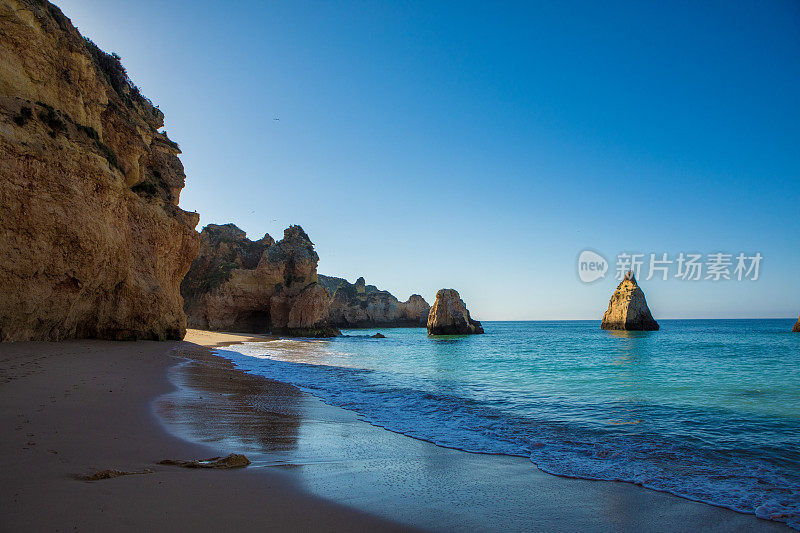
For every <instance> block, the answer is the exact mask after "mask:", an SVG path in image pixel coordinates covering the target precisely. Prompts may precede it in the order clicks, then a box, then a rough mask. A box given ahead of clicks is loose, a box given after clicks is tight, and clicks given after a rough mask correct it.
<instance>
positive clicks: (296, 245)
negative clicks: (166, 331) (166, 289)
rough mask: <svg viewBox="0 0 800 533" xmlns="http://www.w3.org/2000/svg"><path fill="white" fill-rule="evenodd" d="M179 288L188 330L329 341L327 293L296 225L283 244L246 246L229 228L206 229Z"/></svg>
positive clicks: (236, 230) (309, 247)
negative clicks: (325, 339) (301, 337)
mask: <svg viewBox="0 0 800 533" xmlns="http://www.w3.org/2000/svg"><path fill="white" fill-rule="evenodd" d="M200 236H201V247H200V253H199V254H198V256H197V259H195V261H194V262H193V263H192V266H191V268H190V269H189V273H188V274H187V275H186V279H184V281H183V283H182V284H181V292H182V293H183V296H184V302H185V304H184V309H185V310H186V315H187V318H188V323H189V326H190V327H194V328H199V329H211V330H222V331H242V332H252V333H263V332H272V333H275V334H280V335H294V336H305V337H330V336H334V335H337V334H338V333H339V332H338V330H336V329H335V328H333V327H330V326H329V325H328V323H327V313H328V306H329V305H330V299H331V298H330V294H329V293H328V291H327V290H325V288H324V287H323V286H321V285H320V284H319V283H317V263H318V262H319V256H318V255H317V253H316V252H315V251H314V245H313V243H312V242H311V240H310V239H309V238H308V235H306V233H305V232H304V231H303V228H301V227H300V226H290V227H289V228H287V229H286V230H285V231H284V235H283V239H282V240H280V241H279V242H275V241H274V240H273V239H272V238H271V237H270V236H269V235H265V236H264V237H263V238H262V239H260V240H258V241H251V240H249V239H248V238H247V236H246V234H245V232H244V231H242V230H240V229H239V228H237V227H236V226H234V225H233V224H226V225H224V226H218V225H215V224H209V225H208V226H206V227H205V228H203V231H202V232H201V233H200Z"/></svg>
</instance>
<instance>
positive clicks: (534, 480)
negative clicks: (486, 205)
mask: <svg viewBox="0 0 800 533" xmlns="http://www.w3.org/2000/svg"><path fill="white" fill-rule="evenodd" d="M231 349H234V350H235V348H231ZM219 355H220V357H222V358H225V355H224V352H223V353H222V354H219ZM226 360H227V358H226ZM251 376H253V377H256V378H259V379H263V380H265V381H270V382H272V380H271V379H269V378H264V377H262V376H257V375H251ZM184 386H186V384H184ZM195 386H196V384H195ZM289 386H291V387H294V386H293V385H289ZM188 388H191V384H190V385H189V387H188ZM296 390H297V391H298V396H299V397H305V399H304V400H302V401H300V402H299V403H302V404H303V405H301V406H299V407H297V408H296V409H295V412H294V413H293V415H294V416H299V417H300V418H303V417H304V416H305V417H306V418H308V419H311V420H313V421H319V420H327V421H329V422H330V424H329V425H330V426H332V428H328V431H329V432H335V431H336V430H337V429H338V428H339V427H346V428H347V430H346V433H347V435H348V440H350V441H351V444H350V445H349V448H348V449H347V450H346V454H347V457H342V456H341V455H340V454H337V451H333V452H331V451H329V450H327V449H326V448H325V447H323V446H316V447H315V441H316V440H320V439H322V440H324V439H325V436H324V435H322V436H321V435H318V434H316V432H315V431H314V430H313V429H308V427H307V428H306V431H302V430H301V432H300V436H299V438H298V441H299V445H297V448H299V449H300V450H301V451H297V450H293V451H292V450H289V451H287V450H281V451H282V452H283V455H282V456H280V460H282V461H284V462H285V463H289V464H296V463H302V462H303V461H304V460H306V461H307V460H309V457H308V456H307V455H304V453H303V451H302V450H304V449H306V448H308V449H313V450H314V452H315V453H317V454H318V456H315V457H313V458H311V459H312V460H313V461H327V460H330V461H337V462H342V463H347V462H348V461H351V464H350V469H351V470H358V469H359V466H358V464H357V463H358V462H359V461H362V460H364V457H367V458H368V460H370V461H378V462H381V463H383V464H385V463H388V462H391V463H401V464H402V463H413V462H415V461H417V460H418V458H419V457H420V456H424V457H426V459H427V460H430V461H431V462H433V463H439V462H441V463H443V464H451V465H458V466H457V467H456V468H457V469H464V470H471V471H473V472H475V474H476V476H477V477H483V478H485V479H483V480H481V481H482V484H485V483H486V482H488V481H489V480H491V483H493V484H496V485H497V486H498V487H499V489H496V493H497V495H496V498H495V499H492V498H486V499H485V500H484V501H482V502H480V503H477V502H476V501H475V499H474V498H472V496H471V495H470V489H469V488H468V487H469V484H470V483H474V482H475V481H476V479H474V478H473V479H467V480H465V479H460V481H461V482H462V483H465V486H464V490H460V489H454V488H452V487H448V486H446V484H443V483H439V482H438V481H437V480H436V479H433V478H436V477H437V476H441V475H442V473H441V472H438V471H436V469H435V468H432V467H429V468H427V469H423V470H422V471H420V470H418V469H416V468H411V469H410V471H409V472H406V473H404V477H405V479H403V480H402V483H405V484H406V486H405V487H403V486H399V485H401V484H402V483H397V484H396V485H395V486H392V487H390V486H386V487H382V489H381V491H380V492H381V494H383V495H384V496H386V497H390V498H397V499H401V500H403V501H404V502H406V505H407V507H413V506H415V505H418V506H419V507H420V509H419V510H420V513H419V514H426V515H428V516H430V515H435V513H436V512H441V511H442V510H443V508H445V507H447V506H448V505H451V504H452V503H453V502H458V501H466V500H471V501H470V504H471V505H473V506H476V507H479V508H480V509H478V510H477V511H476V510H475V509H473V510H472V511H470V513H472V514H473V516H472V517H471V518H473V519H475V522H474V523H473V524H472V526H473V527H480V528H482V529H492V528H491V527H487V522H486V521H484V520H483V519H484V518H489V517H490V515H491V514H492V513H491V512H487V511H489V509H488V507H494V506H497V500H499V499H506V500H511V502H512V503H510V504H509V505H507V506H506V508H505V511H504V512H505V513H507V514H509V515H513V514H514V512H518V511H519V509H520V508H522V507H523V506H530V503H529V501H528V500H527V499H526V498H527V497H528V496H530V497H531V498H535V497H537V496H540V495H538V494H536V491H533V492H531V490H530V489H529V487H528V485H530V484H534V485H539V486H540V487H541V488H547V489H549V490H552V491H554V492H558V493H564V494H567V495H568V496H569V499H570V500H572V501H583V502H584V503H583V504H582V506H583V508H584V509H595V513H594V514H592V513H585V511H584V516H580V515H581V512H574V511H573V513H572V515H573V516H571V517H562V518H561V519H562V520H566V522H562V523H559V522H557V521H555V520H554V521H553V522H552V523H551V524H550V525H549V526H548V527H547V528H545V529H550V528H551V529H559V528H560V527H563V526H564V525H566V524H569V525H570V527H572V528H592V527H601V528H602V527H604V526H610V522H611V520H615V519H616V518H615V517H610V520H609V522H605V521H604V520H603V519H602V518H601V519H597V520H595V519H596V517H597V516H602V515H603V514H604V511H605V510H607V509H605V508H604V507H603V505H604V504H603V503H602V502H603V500H606V499H607V498H608V496H609V495H610V494H614V497H615V498H619V499H620V500H622V501H625V502H626V505H629V506H630V507H631V509H630V511H628V512H629V514H630V516H628V517H627V518H626V520H630V521H629V522H625V523H618V522H617V523H614V529H617V530H619V529H623V530H624V529H628V530H631V531H633V530H637V531H642V530H659V529H663V528H664V527H666V526H667V525H668V524H670V521H672V520H678V521H680V520H683V521H684V522H683V523H687V524H692V528H694V526H695V525H702V526H703V527H704V529H706V530H715V529H718V530H730V529H732V528H733V529H736V528H738V527H747V528H749V529H753V528H755V529H763V530H776V531H777V530H780V531H789V530H790V528H788V527H787V526H786V525H785V524H783V523H781V522H776V521H769V520H763V519H760V518H757V517H756V516H755V515H753V514H748V513H741V512H738V511H734V510H731V509H729V508H725V507H722V506H715V505H713V504H708V503H705V502H698V501H696V500H691V499H689V498H684V497H680V496H676V495H673V494H671V493H669V492H666V491H658V490H655V489H649V488H645V487H642V486H637V485H635V484H633V483H628V482H622V481H619V482H615V481H603V480H592V479H585V478H575V477H569V476H561V475H558V474H551V473H548V472H546V471H544V470H541V469H540V468H538V467H537V466H536V465H535V464H534V463H533V462H532V461H531V460H530V458H528V457H523V456H511V455H504V454H487V453H480V452H470V451H468V450H461V449H458V448H453V447H443V446H439V445H436V444H434V443H432V442H430V441H428V440H425V439H420V438H417V437H413V436H410V435H405V434H403V433H399V432H395V431H392V430H390V429H386V428H384V427H383V426H379V425H374V424H371V423H370V422H368V421H365V420H363V419H362V418H361V417H360V416H359V415H358V414H357V413H355V412H353V411H349V410H346V409H344V408H341V407H336V406H332V405H329V404H326V403H324V401H323V400H322V399H320V398H318V397H317V396H314V395H313V392H304V391H300V389H296ZM303 410H306V411H308V412H307V413H303V412H302V411H303ZM302 424H303V422H301V425H302ZM314 425H315V424H314V423H312V424H307V423H306V426H310V427H312V428H313V426H314ZM207 437H208V435H206V438H207ZM184 438H191V437H188V436H184ZM195 438H197V437H196V436H195ZM364 443H368V444H366V445H364ZM325 444H326V445H327V444H329V443H327V442H325ZM367 447H368V448H369V449H368V450H367V449H365V448H367ZM397 450H402V452H398V451H397ZM350 457H355V459H352V460H351V459H350ZM376 457H377V459H376ZM470 457H471V458H470ZM270 459H274V458H269V459H267V460H270ZM273 464H275V463H273ZM304 468H305V469H306V470H309V469H311V467H309V466H308V465H304ZM373 468H375V469H376V470H377V471H378V472H380V471H381V470H383V475H387V476H388V475H392V474H393V472H392V471H393V470H394V469H395V468H396V467H392V468H385V467H384V466H381V465H378V466H373ZM401 468H402V467H401ZM346 469H347V468H345V470H346ZM495 469H496V470H497V471H503V472H506V473H509V472H513V476H515V478H514V479H513V480H512V481H509V480H507V479H506V480H504V479H501V476H498V475H495V474H494V473H493V470H495ZM314 470H315V474H314V475H311V474H310V473H309V474H308V475H306V477H307V478H308V481H307V482H306V486H308V487H309V489H310V490H312V491H314V492H315V493H317V494H321V495H323V496H326V497H334V498H335V499H336V500H337V501H345V503H348V502H347V500H346V499H343V498H342V497H341V496H340V495H338V494H337V491H336V490H335V487H331V486H329V484H328V483H326V482H320V481H319V479H320V478H324V477H325V475H327V472H324V470H325V469H324V468H321V467H314ZM320 471H322V472H320ZM350 474H351V475H352V476H354V477H356V478H358V479H359V482H360V483H361V484H363V485H376V484H380V477H381V475H382V474H380V473H376V474H371V475H365V474H364V473H363V472H361V473H356V474H352V472H351V473H350ZM555 480H558V481H555ZM408 487H412V488H411V489H408ZM376 490H377V489H376ZM419 490H427V491H433V492H434V493H438V492H440V491H441V492H443V493H448V494H449V495H448V496H447V497H443V498H441V501H439V502H431V501H430V500H428V501H424V502H423V501H417V502H414V492H416V491H419ZM481 490H484V491H485V490H486V487H482V488H481ZM510 493H516V496H509V494H510ZM387 494H391V496H387ZM448 498H449V499H448ZM353 499H354V500H356V499H357V500H358V501H357V502H355V504H356V505H359V506H360V507H359V508H361V509H363V510H369V511H370V512H373V513H375V514H378V515H380V516H384V517H386V518H391V519H393V520H399V521H405V522H406V523H409V524H413V525H416V526H421V527H439V528H440V529H445V530H446V529H448V527H447V524H448V523H449V522H448V518H447V517H446V516H438V517H437V518H436V519H435V520H433V519H430V520H428V521H419V520H418V519H414V518H410V519H409V518H408V517H407V514H408V513H407V512H406V511H404V512H397V511H396V510H392V509H386V508H384V507H383V506H382V504H381V502H376V501H373V498H371V496H370V495H369V494H363V493H359V495H358V498H353ZM412 502H413V503H412ZM349 503H350V504H351V505H352V504H353V502H349ZM515 505H516V508H515ZM534 507H536V506H534ZM558 509H559V507H558V504H556V502H553V501H549V502H544V503H542V502H540V504H539V509H538V510H537V511H539V514H549V515H550V516H551V518H552V517H553V516H558V513H557V510H558ZM634 509H635V512H634ZM665 509H668V511H664V510H665ZM423 510H424V513H423V512H422V511H423ZM482 513H483V514H482ZM536 514H537V513H536V512H533V513H531V514H530V516H531V519H534V518H535V519H536V522H538V523H539V524H540V525H542V524H544V523H546V522H547V520H543V519H542V518H543V517H541V516H539V517H535V515H536ZM611 514H613V513H611ZM670 514H672V518H669V519H667V518H665V517H668V516H670ZM462 519H463V517H462ZM491 520H493V522H492V523H493V524H494V525H495V526H496V529H498V530H508V529H511V530H513V529H523V528H524V527H525V526H526V525H529V524H527V523H526V522H525V521H516V522H515V521H513V520H512V521H510V522H509V521H508V520H506V519H504V518H503V517H502V516H497V514H496V513H495V514H494V515H492V516H491ZM531 523H532V522H531ZM654 524H656V525H654ZM658 524H660V525H658ZM670 527H671V528H673V529H674V526H672V525H670ZM692 528H688V527H687V530H689V529H692ZM452 529H455V528H452Z"/></svg>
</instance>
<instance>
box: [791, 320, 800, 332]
mask: <svg viewBox="0 0 800 533" xmlns="http://www.w3.org/2000/svg"><path fill="white" fill-rule="evenodd" d="M792 331H794V332H800V318H798V319H797V322H796V323H795V325H794V327H793V328H792Z"/></svg>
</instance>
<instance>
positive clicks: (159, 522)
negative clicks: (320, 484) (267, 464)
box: [0, 335, 408, 532]
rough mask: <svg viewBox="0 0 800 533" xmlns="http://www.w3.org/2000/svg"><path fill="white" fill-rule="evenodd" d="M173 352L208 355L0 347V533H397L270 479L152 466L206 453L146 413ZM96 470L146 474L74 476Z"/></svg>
mask: <svg viewBox="0 0 800 533" xmlns="http://www.w3.org/2000/svg"><path fill="white" fill-rule="evenodd" d="M200 337H201V338H200V340H201V341H203V338H202V335H201V336H200ZM239 339H241V337H233V338H222V339H221V340H222V341H227V342H232V341H235V340H239ZM174 348H181V349H183V350H192V351H194V352H196V353H199V354H203V353H204V351H205V352H206V353H207V352H208V350H204V349H203V348H202V347H199V346H197V345H195V344H191V343H188V342H183V343H179V342H164V343H157V342H135V343H134V342H105V341H65V342H59V343H39V342H37V343H11V344H0V427H2V437H1V438H0V531H73V530H74V531H104V532H107V531H253V530H259V531H265V530H266V531H314V530H333V531H357V530H366V529H369V530H373V529H374V530H376V531H401V530H404V529H408V528H403V527H400V526H397V525H395V524H392V523H391V522H388V521H385V520H380V519H376V518H374V517H371V516H368V515H367V514H365V513H363V512H358V511H354V510H352V509H348V508H346V507H344V506H342V505H338V504H335V503H331V502H330V501H326V500H324V499H322V498H319V497H315V496H313V495H310V494H308V493H307V492H305V491H303V490H302V489H301V488H300V487H299V486H298V484H297V483H295V481H294V480H293V479H292V477H291V476H287V475H285V474H283V473H281V472H276V471H265V469H253V468H247V469H244V470H189V469H183V468H180V467H173V466H161V465H158V464H156V462H157V461H159V460H162V459H194V458H207V457H210V456H212V455H215V454H214V450H213V449H210V448H208V447H206V446H202V445H197V444H190V443H188V442H186V441H182V440H180V439H178V438H175V437H174V436H172V435H170V434H168V433H167V432H166V431H164V428H163V427H162V425H161V424H160V422H159V421H158V420H157V418H156V417H155V416H154V415H153V412H152V408H151V405H152V401H153V400H154V399H155V398H157V397H159V396H160V395H162V394H165V393H168V392H169V391H170V390H171V389H172V385H170V383H169V381H168V380H167V371H168V369H169V368H170V367H173V366H174V365H175V364H176V363H178V362H179V361H180V360H179V359H177V358H176V357H175V356H174V355H172V354H171V353H170V352H171V350H173V349H174ZM105 469H117V470H122V471H143V470H146V469H149V470H152V471H153V472H152V473H149V474H140V475H129V476H124V477H117V478H113V479H104V480H100V481H91V482H88V481H80V480H77V479H75V478H74V476H75V475H80V474H89V473H93V472H96V471H99V470H105Z"/></svg>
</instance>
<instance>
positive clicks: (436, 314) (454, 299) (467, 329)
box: [427, 289, 483, 335]
mask: <svg viewBox="0 0 800 533" xmlns="http://www.w3.org/2000/svg"><path fill="white" fill-rule="evenodd" d="M427 326H428V335H467V334H478V333H483V326H481V323H480V322H478V321H477V320H473V319H472V317H470V315H469V311H468V310H467V306H466V304H465V303H464V300H462V299H461V296H460V295H459V294H458V291H456V290H455V289H441V290H440V291H439V292H437V293H436V301H435V302H433V307H431V310H430V313H429V314H428V324H427Z"/></svg>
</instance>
